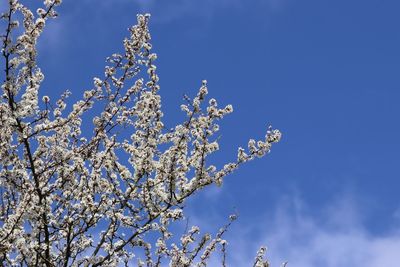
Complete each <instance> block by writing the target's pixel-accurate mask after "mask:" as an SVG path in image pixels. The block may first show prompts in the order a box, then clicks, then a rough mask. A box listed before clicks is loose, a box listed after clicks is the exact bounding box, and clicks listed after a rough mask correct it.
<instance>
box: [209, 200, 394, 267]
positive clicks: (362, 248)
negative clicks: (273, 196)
mask: <svg viewBox="0 0 400 267" xmlns="http://www.w3.org/2000/svg"><path fill="white" fill-rule="evenodd" d="M324 210H325V212H322V213H320V214H319V215H310V213H309V212H308V211H309V210H308V209H307V207H306V205H305V204H304V203H303V202H302V201H301V200H299V199H296V198H294V199H291V200H290V201H288V200H284V201H283V204H281V205H280V206H279V207H278V208H277V210H276V212H275V215H274V216H272V218H271V217H269V218H265V223H264V225H263V226H262V228H260V227H259V226H255V225H253V226H249V227H248V228H247V229H243V228H242V230H239V231H238V230H237V228H234V229H232V231H231V232H230V234H229V237H228V242H229V241H230V246H229V250H228V253H229V255H230V265H232V266H251V263H252V262H253V258H254V256H255V251H256V250H257V249H258V247H259V246H260V245H267V247H268V253H267V254H268V258H269V260H270V262H271V266H274V267H275V266H281V264H282V262H284V261H288V262H289V264H288V267H321V266H324V267H350V266H354V267H361V266H362V267H398V266H400V253H399V252H400V224H399V225H397V228H395V229H392V230H391V231H389V232H390V234H385V235H374V234H372V233H371V231H369V230H368V228H367V226H366V225H365V224H364V223H363V218H362V214H361V212H360V207H359V206H357V204H356V203H355V201H354V200H353V199H352V198H351V197H348V196H342V198H341V199H340V200H339V201H335V202H334V203H331V204H330V205H328V206H327V207H325V208H324ZM313 214H315V213H313ZM239 223H240V222H239ZM205 224H207V223H205ZM255 224H258V225H262V224H263V222H260V221H259V222H257V223H255ZM233 231H234V232H233ZM254 231H255V232H256V233H257V235H258V237H256V238H254V234H253V235H250V234H249V233H251V232H253V233H254Z"/></svg>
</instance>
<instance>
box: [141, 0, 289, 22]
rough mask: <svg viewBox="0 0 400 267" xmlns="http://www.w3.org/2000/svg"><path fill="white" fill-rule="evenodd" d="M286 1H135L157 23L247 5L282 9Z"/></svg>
mask: <svg viewBox="0 0 400 267" xmlns="http://www.w3.org/2000/svg"><path fill="white" fill-rule="evenodd" d="M285 1H286V0H253V1H248V0H170V1H160V0H135V2H136V3H137V4H138V5H139V7H140V8H141V11H142V12H150V13H153V14H154V15H155V19H154V20H155V21H156V22H168V21H171V20H175V19H179V18H181V17H183V16H188V15H190V16H197V17H201V18H211V17H212V16H213V15H214V14H215V13H216V12H217V11H218V10H220V9H223V8H236V9H240V8H243V7H244V6H245V5H254V4H257V5H260V4H261V5H263V6H265V7H266V8H267V9H269V10H278V9H280V8H281V7H282V6H283V4H284V2H285Z"/></svg>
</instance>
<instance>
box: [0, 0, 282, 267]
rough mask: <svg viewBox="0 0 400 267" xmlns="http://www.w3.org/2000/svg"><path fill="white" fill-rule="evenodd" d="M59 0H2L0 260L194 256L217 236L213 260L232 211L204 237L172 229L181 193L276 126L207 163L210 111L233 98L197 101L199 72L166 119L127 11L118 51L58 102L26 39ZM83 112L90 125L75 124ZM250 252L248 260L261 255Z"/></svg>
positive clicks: (212, 123) (34, 262)
mask: <svg viewBox="0 0 400 267" xmlns="http://www.w3.org/2000/svg"><path fill="white" fill-rule="evenodd" d="M60 4H61V0H45V1H44V2H43V5H42V7H40V8H38V9H37V11H36V13H34V12H32V11H31V10H30V9H29V8H28V7H27V6H25V5H23V4H22V3H21V1H20V0H8V11H7V12H6V13H4V14H2V16H1V18H2V19H3V20H5V22H6V25H7V27H6V29H5V34H4V36H3V39H2V41H3V47H2V55H3V61H4V64H5V77H4V83H3V84H2V86H1V88H2V94H3V97H2V98H1V100H0V126H1V131H0V190H1V199H0V265H1V266H17V265H18V266H119V265H121V264H125V265H130V266H131V265H138V266H161V265H165V264H166V263H168V264H169V265H170V266H192V265H197V266H205V265H206V264H207V260H209V258H210V256H211V254H212V253H213V252H214V251H215V250H216V249H217V247H220V248H221V251H222V252H223V254H224V257H223V265H224V266H225V252H226V246H227V242H226V241H225V240H224V239H223V234H224V233H225V232H226V230H227V227H228V226H229V225H230V223H231V222H232V221H234V220H235V219H236V216H231V217H230V221H229V223H228V224H227V225H226V226H225V227H223V228H221V229H220V231H218V233H217V234H216V235H215V236H214V237H213V236H212V235H210V234H208V233H201V230H200V229H199V228H198V227H197V226H193V227H192V228H191V229H190V230H187V231H185V233H184V234H183V235H182V236H180V237H179V236H178V237H175V236H174V232H173V231H172V230H171V228H172V226H173V225H174V223H175V222H177V221H182V220H184V219H185V215H184V205H185V201H186V200H187V199H188V198H189V197H191V196H192V195H193V194H195V193H196V192H198V191H200V190H202V189H204V188H205V187H207V186H209V185H212V184H217V185H221V184H222V182H223V180H224V178H225V177H226V176H227V175H228V174H230V173H231V172H233V171H234V170H235V169H237V168H238V167H239V166H240V165H241V164H243V163H245V162H248V161H250V160H252V159H254V158H256V157H261V156H264V155H265V154H267V153H268V152H269V151H270V149H271V146H272V144H273V143H276V142H278V141H279V140H280V138H281V134H280V132H279V131H278V130H276V129H272V128H269V129H268V131H267V134H266V136H265V138H263V139H262V140H259V141H255V140H250V141H249V143H248V148H247V149H243V148H239V149H238V155H237V159H236V160H234V161H233V162H230V163H226V164H225V165H224V166H222V167H217V166H214V165H212V164H209V162H208V161H207V160H206V158H207V157H208V156H209V155H210V154H212V153H214V152H215V151H217V150H218V149H219V146H218V142H217V141H218V138H217V137H216V133H217V132H218V131H219V121H220V120H221V119H223V118H224V117H225V116H226V115H228V114H230V113H231V112H232V111H233V108H232V106H231V105H227V106H225V107H220V106H219V105H218V103H217V101H216V100H215V99H210V100H208V101H207V99H208V98H207V95H208V87H207V86H208V85H207V81H203V82H202V84H201V86H200V89H199V91H198V93H197V94H196V95H195V97H194V98H193V99H190V98H189V97H186V98H185V101H186V102H185V104H183V105H182V106H181V109H182V111H183V112H184V113H185V114H186V120H185V121H184V122H183V123H181V124H178V125H176V126H175V127H174V128H173V129H171V130H167V129H166V127H165V126H164V123H163V112H162V106H161V97H160V94H159V89H160V86H159V84H158V81H159V77H158V75H157V67H156V65H155V61H156V60H157V55H156V54H155V53H153V52H152V51H151V49H152V45H151V43H150V41H151V36H150V33H149V29H148V22H149V18H150V15H148V14H144V15H138V16H137V24H136V25H134V26H133V27H131V28H130V29H129V33H130V35H129V37H127V38H125V39H124V41H123V52H122V53H121V54H113V55H112V56H111V57H109V58H108V59H107V62H108V65H107V66H106V67H105V71H104V77H96V78H94V79H93V87H92V88H91V89H88V90H86V91H84V92H83V95H82V98H81V100H79V101H76V102H75V103H73V104H72V105H68V97H69V96H70V94H71V92H69V91H66V92H65V93H63V94H62V95H61V97H60V98H59V99H57V100H55V101H53V100H52V99H50V97H49V96H47V95H42V97H39V95H40V94H41V92H39V89H40V87H41V83H42V81H43V79H44V74H43V73H42V72H41V70H40V68H39V67H38V65H37V61H36V58H37V48H36V45H37V40H38V38H39V37H40V35H41V33H42V32H43V30H44V29H45V25H46V23H47V21H48V20H49V19H51V18H55V17H56V16H57V13H56V10H55V9H56V8H57V6H59V5H60ZM21 27H22V28H23V29H22V30H16V29H19V28H21ZM39 99H41V101H39ZM94 107H97V108H96V109H94ZM97 110H100V112H98V113H97ZM94 114H95V115H94ZM88 117H92V119H91V121H89V122H88V121H85V119H87V118H88ZM90 123H91V124H92V132H88V131H86V130H85V131H83V129H82V127H83V125H85V127H86V128H87V127H89V126H87V125H89V124H90ZM86 128H85V129H86ZM127 133H128V134H127ZM154 239H156V241H154ZM262 258H263V253H262V251H261V252H259V254H258V256H257V259H258V260H257V263H256V265H255V266H265V265H262V264H264V263H265V261H263V259H262ZM260 264H261V265H260Z"/></svg>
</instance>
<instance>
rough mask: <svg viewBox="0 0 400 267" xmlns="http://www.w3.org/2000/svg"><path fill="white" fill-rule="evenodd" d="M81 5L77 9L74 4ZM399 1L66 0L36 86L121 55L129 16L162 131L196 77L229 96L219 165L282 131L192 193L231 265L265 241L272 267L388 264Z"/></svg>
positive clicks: (75, 85)
mask: <svg viewBox="0 0 400 267" xmlns="http://www.w3.org/2000/svg"><path fill="white" fill-rule="evenodd" d="M78 2H79V3H78ZM399 10H400V2H398V1H395V0H380V1H372V0H364V1H361V0H346V1H345V0H336V1H328V0H303V1H299V0H230V1H228V0H201V1H200V0H196V1H195V0H179V1H178V0H171V1H161V0H113V1H111V0H81V1H68V0H64V4H63V6H62V7H61V8H60V9H59V13H60V17H59V18H58V19H57V20H55V21H51V22H50V23H49V25H48V28H47V31H46V32H45V33H44V36H43V38H42V40H41V42H40V43H39V47H40V50H39V60H40V66H41V68H42V70H43V72H44V73H45V75H46V80H45V82H44V85H43V87H42V93H46V94H49V95H50V96H54V97H55V96H57V95H59V94H60V93H61V92H62V91H63V90H64V89H70V90H71V91H72V92H73V93H74V94H75V96H79V95H81V92H82V91H83V90H85V89H88V88H90V87H91V83H92V77H94V76H99V75H102V73H103V66H104V64H105V63H104V59H105V57H107V56H109V55H110V54H112V53H114V52H118V51H121V48H122V47H121V40H122V38H123V37H124V36H126V35H127V31H126V29H127V28H128V27H129V26H130V25H131V24H132V23H134V22H135V15H136V14H137V13H139V12H150V13H151V14H152V22H151V32H152V37H153V47H154V51H155V52H157V53H158V56H159V59H158V65H157V66H158V73H159V76H160V79H161V80H160V84H161V91H160V93H161V96H162V99H163V107H164V112H165V114H166V121H167V125H171V126H172V125H174V124H175V123H176V122H179V121H180V120H181V119H182V118H183V116H182V114H181V113H180V112H179V108H178V107H179V105H180V104H181V102H182V101H181V100H182V97H181V96H182V95H183V94H188V95H194V94H195V93H196V92H197V89H198V87H199V85H200V83H201V80H203V79H207V80H208V83H209V91H210V95H211V96H212V97H215V98H217V99H218V100H219V102H220V103H221V104H233V106H234V110H235V112H234V113H233V114H232V115H230V116H229V117H227V118H226V119H225V120H224V122H223V123H221V128H222V132H221V133H222V139H221V142H220V144H221V151H220V152H219V154H218V155H219V156H218V157H215V160H216V162H217V163H219V164H221V163H222V162H224V161H225V160H227V159H234V158H235V156H236V149H237V146H240V145H241V146H245V145H246V144H247V140H248V139H249V138H261V137H262V136H263V135H264V133H265V130H266V126H267V125H268V124H270V123H271V124H273V125H274V127H276V128H278V129H280V130H281V131H282V132H283V139H282V141H281V143H279V144H277V145H276V146H274V147H273V151H272V153H271V154H269V155H268V156H267V157H265V158H262V159H260V160H257V161H255V162H251V163H249V164H247V165H246V166H243V167H242V168H241V169H240V170H238V171H237V172H236V173H235V174H234V175H232V176H230V177H229V178H227V179H226V181H225V184H224V185H223V187H222V188H212V189H211V190H209V191H208V192H204V193H203V194H199V195H197V196H196V199H194V200H193V201H191V203H190V205H189V206H188V212H189V214H190V215H189V217H190V220H191V222H193V223H198V224H200V225H201V226H202V227H203V228H204V229H207V230H210V231H211V230H213V229H215V230H216V229H218V227H219V226H221V225H223V224H224V223H225V222H226V221H227V216H228V215H229V214H230V213H232V212H233V211H237V212H238V213H239V220H238V221H237V222H236V223H235V224H234V225H233V227H232V228H231V230H230V231H229V232H228V234H227V239H228V241H230V244H231V245H230V250H229V251H228V253H231V254H230V255H231V256H230V261H231V263H232V266H245V263H246V265H250V261H251V259H252V258H253V256H254V255H255V251H256V249H257V247H258V246H259V245H261V244H265V245H267V246H268V247H269V251H268V255H269V256H270V259H271V261H272V263H273V264H274V266H279V265H278V264H279V263H280V262H282V261H284V260H288V261H289V263H290V265H289V266H293V267H313V266H327V267H330V266H332V267H333V266H335V267H341V266H343V267H346V266H367V267H381V266H385V267H391V266H393V267H395V266H399V262H400V256H399V254H398V252H397V251H398V250H399V249H400V195H399V188H400V179H399V178H400V167H399V166H400V164H399V160H400V157H399V155H398V153H399V151H400V123H399V121H400V120H399V115H400V105H399V103H398V102H399V100H400V75H399V70H400V50H399V47H400V32H399V29H398V28H399V25H400V16H399V15H398V11H399Z"/></svg>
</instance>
